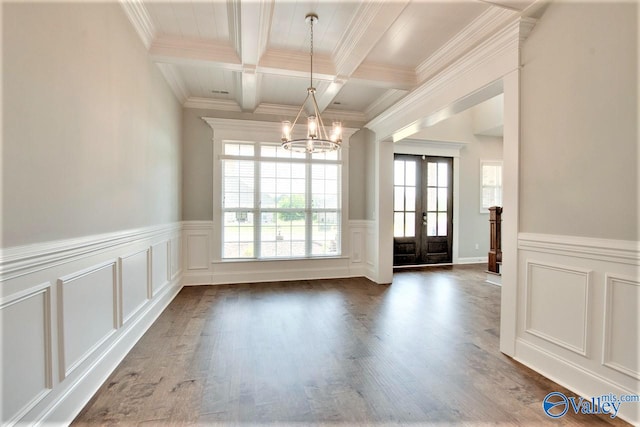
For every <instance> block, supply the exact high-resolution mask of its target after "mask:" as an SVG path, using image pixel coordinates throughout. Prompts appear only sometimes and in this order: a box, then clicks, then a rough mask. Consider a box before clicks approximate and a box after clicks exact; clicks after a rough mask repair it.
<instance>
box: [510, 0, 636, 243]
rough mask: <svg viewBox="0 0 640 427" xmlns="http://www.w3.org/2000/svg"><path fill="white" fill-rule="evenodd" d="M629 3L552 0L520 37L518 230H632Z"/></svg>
mask: <svg viewBox="0 0 640 427" xmlns="http://www.w3.org/2000/svg"><path fill="white" fill-rule="evenodd" d="M636 8H637V5H636V4H634V3H631V2H629V3H607V4H592V3H571V4H567V3H563V2H558V3H552V4H551V5H550V6H549V7H548V9H547V10H546V12H545V14H544V16H543V17H542V19H541V20H540V21H539V22H538V24H537V25H536V26H535V28H534V30H533V32H532V34H531V35H530V36H529V38H528V39H527V41H526V42H525V44H524V47H523V53H522V59H523V63H524V68H523V69H522V89H521V96H522V98H521V99H522V107H521V108H522V110H521V125H522V128H521V147H520V150H521V151H520V161H521V164H520V170H521V181H520V183H521V184H520V213H521V214H520V215H521V217H520V231H524V232H532V233H546V234H560V235H571V236H587V237H597V238H605V239H623V240H638V238H639V235H638V232H639V230H638V191H639V188H638V163H637V161H638V123H637V117H638V116H637V113H638V110H637V108H638V99H637V93H638V92H637V86H638V74H637V71H638V70H637V55H638V44H637V40H638V33H637V16H638V14H637V11H636Z"/></svg>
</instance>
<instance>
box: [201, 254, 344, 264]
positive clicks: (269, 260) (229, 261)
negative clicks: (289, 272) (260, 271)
mask: <svg viewBox="0 0 640 427" xmlns="http://www.w3.org/2000/svg"><path fill="white" fill-rule="evenodd" d="M348 259H349V257H348V256H345V255H339V256H326V257H301V258H260V259H258V258H233V259H221V260H215V261H212V262H211V264H214V265H216V264H235V263H239V264H242V263H272V262H302V261H332V260H335V261H339V260H348Z"/></svg>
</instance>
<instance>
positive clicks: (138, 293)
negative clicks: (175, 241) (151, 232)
mask: <svg viewBox="0 0 640 427" xmlns="http://www.w3.org/2000/svg"><path fill="white" fill-rule="evenodd" d="M120 289H121V293H120V295H121V298H122V322H123V323H126V322H127V321H128V320H129V319H130V318H131V316H133V315H134V314H135V313H136V312H137V311H138V310H139V309H140V308H142V306H144V304H145V303H146V302H147V301H148V300H149V298H151V284H150V281H149V249H145V250H143V251H140V252H137V253H134V254H131V255H127V256H124V257H121V258H120Z"/></svg>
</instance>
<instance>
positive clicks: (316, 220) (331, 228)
mask: <svg viewBox="0 0 640 427" xmlns="http://www.w3.org/2000/svg"><path fill="white" fill-rule="evenodd" d="M312 217H313V226H312V241H311V253H312V255H337V254H338V250H339V236H340V229H339V227H338V213H337V212H314V214H313V216H312Z"/></svg>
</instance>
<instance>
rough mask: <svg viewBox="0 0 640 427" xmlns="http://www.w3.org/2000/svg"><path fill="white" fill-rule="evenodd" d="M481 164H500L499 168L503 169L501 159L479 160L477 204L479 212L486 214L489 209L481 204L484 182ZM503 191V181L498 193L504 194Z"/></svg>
mask: <svg viewBox="0 0 640 427" xmlns="http://www.w3.org/2000/svg"><path fill="white" fill-rule="evenodd" d="M483 166H500V169H502V170H504V168H503V166H502V160H480V169H479V172H478V191H479V195H478V205H479V206H480V213H481V214H488V213H489V209H488V208H485V207H483V206H482V190H483V188H484V182H483V181H482V179H483V174H482V169H483ZM503 192H504V182H503V183H502V185H501V186H500V193H501V194H504V193H503Z"/></svg>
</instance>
